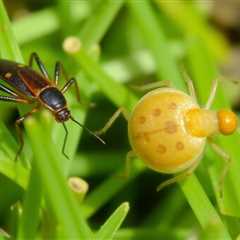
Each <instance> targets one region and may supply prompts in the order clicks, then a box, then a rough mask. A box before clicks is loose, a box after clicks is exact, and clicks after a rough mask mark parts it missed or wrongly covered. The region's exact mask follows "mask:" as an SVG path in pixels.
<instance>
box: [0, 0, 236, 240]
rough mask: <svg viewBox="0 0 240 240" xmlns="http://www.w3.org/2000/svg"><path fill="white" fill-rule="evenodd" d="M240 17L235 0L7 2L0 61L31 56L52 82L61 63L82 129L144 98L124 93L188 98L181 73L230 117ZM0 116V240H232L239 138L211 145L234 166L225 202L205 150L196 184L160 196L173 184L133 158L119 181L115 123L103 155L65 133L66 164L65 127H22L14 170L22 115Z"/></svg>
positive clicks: (35, 123)
mask: <svg viewBox="0 0 240 240" xmlns="http://www.w3.org/2000/svg"><path fill="white" fill-rule="evenodd" d="M239 10H240V4H239V2H238V1H237V0H236V1H234V0H231V1H227V0H215V1H214V0H209V1H204V0H186V1H184V0H169V1H168V0H153V1H151V0H125V1H124V0H54V1H53V0H51V1H49V0H48V1H47V0H41V1H40V0H22V1H17V0H6V1H3V2H2V1H1V6H0V11H1V13H0V55H1V58H7V59H11V60H14V61H20V62H22V61H24V62H25V63H27V62H28V59H29V56H30V54H31V53H32V52H37V53H38V54H39V56H40V58H41V60H42V61H43V62H44V64H45V66H46V68H47V69H48V72H49V73H50V76H53V74H54V66H55V63H56V61H61V62H62V63H63V65H64V67H65V70H66V72H67V74H68V76H70V77H71V76H74V77H76V78H77V81H78V85H79V87H80V92H81V103H80V104H79V103H78V102H77V101H76V99H75V95H74V91H70V92H69V93H68V94H66V97H67V99H68V102H69V108H70V109H71V111H72V114H73V116H74V117H75V118H76V119H78V120H79V121H80V122H82V123H84V124H85V125H86V126H87V127H88V128H90V129H91V130H97V129H99V128H101V127H102V126H103V125H104V123H105V122H106V121H107V120H108V119H109V117H110V116H111V115H112V114H113V112H115V111H116V109H117V108H118V107H125V108H126V109H127V110H128V111H131V109H132V107H133V106H134V105H135V104H136V102H137V99H139V98H140V97H141V96H143V95H144V92H139V91H136V90H134V87H133V86H137V85H144V84H147V83H152V82H154V81H159V80H160V81H161V80H169V81H171V83H172V85H173V86H174V87H176V88H178V89H181V90H186V87H185V82H184V79H183V69H185V71H186V72H187V73H188V74H189V75H190V77H191V78H192V79H193V81H194V84H195V86H196V90H197V94H198V99H199V102H200V104H204V103H205V101H206V99H207V97H208V94H209V90H210V86H211V82H212V80H213V79H215V78H216V77H218V78H220V79H221V81H220V82H221V83H220V87H219V89H218V92H217V97H216V100H215V101H214V106H213V108H214V109H218V108H220V107H232V108H234V109H235V110H236V111H237V110H238V109H239V106H240V104H239V103H240V98H239V96H240V95H239V85H238V84H236V83H237V82H238V80H239V77H240V71H239V63H240V51H239V40H240V32H239V29H240V28H239V27H240V20H239V19H240V13H239V12H240V11H239ZM6 14H7V15H8V17H9V20H10V22H9V21H8V17H7V15H6ZM68 36H76V37H78V38H79V40H80V41H81V49H80V51H79V53H77V54H75V55H71V54H70V55H69V54H67V53H66V52H64V50H63V47H62V46H63V42H64V40H65V39H66V38H67V37H68ZM22 57H23V58H22ZM23 59H24V60H23ZM34 69H37V68H36V66H34ZM63 84H64V80H63V79H61V81H60V85H61V86H62V85H63ZM73 90H74V89H73ZM0 109H1V111H0V118H1V123H0V140H1V141H0V239H1V238H3V239H4V238H6V239H7V238H11V239H62V238H64V237H65V238H66V239H190V238H192V239H237V237H238V236H239V234H240V222H239V217H240V189H239V184H238V181H239V171H240V159H239V154H240V150H239V147H238V144H239V143H240V141H239V139H240V138H239V135H238V133H236V134H234V136H230V137H217V138H216V141H217V142H218V143H219V144H220V145H221V146H222V148H223V149H224V150H225V151H226V152H228V153H229V155H230V156H231V158H232V163H231V169H230V171H229V173H228V175H227V177H226V180H225V182H224V195H223V198H221V197H220V196H219V192H218V189H217V187H218V186H217V182H218V178H219V175H220V173H221V170H222V167H223V166H224V163H223V161H222V160H221V159H220V157H219V156H217V155H215V154H214V153H213V152H212V151H211V149H210V148H209V147H207V148H206V154H204V157H203V161H201V164H200V165H199V167H198V169H197V171H196V174H195V175H193V176H191V177H189V178H188V179H187V180H186V181H183V182H182V183H180V184H175V185H172V186H170V187H168V188H166V189H164V190H163V191H161V192H159V193H157V192H156V186H157V185H158V184H159V183H161V182H162V181H163V180H166V179H168V178H169V177H170V176H169V175H162V174H159V173H157V172H154V171H151V170H149V169H146V168H145V166H144V165H143V163H142V162H141V161H140V160H139V159H136V160H135V161H134V163H133V166H132V171H131V173H130V176H129V178H127V179H125V178H122V177H120V175H121V173H122V171H123V170H124V164H125V158H126V154H127V152H128V151H129V150H130V145H129V142H128V136H127V123H126V121H125V120H124V118H123V117H121V118H119V119H118V120H117V121H116V123H115V124H114V125H113V127H112V128H111V130H109V132H107V133H106V134H105V135H104V136H103V139H104V140H105V141H106V145H102V144H101V143H99V142H98V141H97V140H96V139H95V138H93V137H92V136H91V135H89V134H88V133H86V132H84V131H83V132H82V130H81V129H79V128H78V127H77V126H75V125H74V124H73V123H67V126H68V129H69V139H68V142H67V149H66V151H67V153H68V154H69V156H70V159H71V160H67V159H66V158H64V157H63V156H62V154H61V147H62V143H63V138H64V131H63V129H62V127H61V126H60V124H57V123H56V122H55V121H54V119H53V117H52V116H50V115H49V114H46V112H44V111H42V112H41V113H39V114H36V115H34V119H30V120H29V121H28V122H27V123H26V124H25V127H24V132H25V133H26V134H25V136H24V137H25V146H24V151H23V154H22V155H21V159H20V160H19V161H18V163H17V164H15V163H14V161H13V160H14V156H15V153H16V149H17V139H16V132H15V129H14V121H15V119H16V118H17V117H18V116H19V113H18V112H19V110H20V112H21V113H24V112H26V111H27V110H29V109H30V107H28V106H27V107H21V106H16V105H14V104H9V103H2V102H1V103H0ZM70 176H78V177H80V178H83V179H84V180H85V181H86V182H87V183H88V184H89V191H88V193H86V196H85V198H84V200H81V201H80V200H79V196H76V195H79V194H77V193H76V192H75V193H74V194H72V193H71V192H70V191H69V187H68V185H67V184H66V183H67V180H68V179H69V177H70ZM80 187H81V186H80ZM81 198H82V196H81ZM129 206H130V209H129ZM123 221H124V222H123ZM122 222H123V223H122Z"/></svg>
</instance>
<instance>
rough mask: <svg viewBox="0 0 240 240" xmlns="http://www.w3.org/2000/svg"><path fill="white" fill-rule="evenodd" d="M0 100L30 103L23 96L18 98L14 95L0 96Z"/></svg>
mask: <svg viewBox="0 0 240 240" xmlns="http://www.w3.org/2000/svg"><path fill="white" fill-rule="evenodd" d="M0 101H5V102H15V103H26V104H28V103H31V102H30V101H28V100H27V99H24V98H20V97H19V98H18V97H15V96H0Z"/></svg>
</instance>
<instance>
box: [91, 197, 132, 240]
mask: <svg viewBox="0 0 240 240" xmlns="http://www.w3.org/2000/svg"><path fill="white" fill-rule="evenodd" d="M128 211H129V204H128V203H127V202H126V203H122V204H121V205H120V206H119V207H118V208H117V209H116V210H115V211H114V212H113V213H112V214H111V216H110V217H109V218H108V219H107V221H106V222H105V223H104V224H103V225H102V226H101V228H100V229H99V231H98V232H97V233H96V235H95V239H97V240H101V239H103V240H104V239H109V240H110V239H113V237H114V235H115V233H116V232H117V230H118V229H119V227H120V226H121V224H122V222H123V221H124V219H125V218H126V216H127V213H128Z"/></svg>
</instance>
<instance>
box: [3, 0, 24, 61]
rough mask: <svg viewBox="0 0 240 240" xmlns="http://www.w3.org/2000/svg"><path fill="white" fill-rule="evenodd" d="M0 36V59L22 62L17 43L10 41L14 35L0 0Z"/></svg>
mask: <svg viewBox="0 0 240 240" xmlns="http://www.w3.org/2000/svg"><path fill="white" fill-rule="evenodd" d="M0 36H1V37H0V52H1V58H7V59H15V60H16V61H19V62H23V58H22V55H21V53H20V50H19V48H18V46H17V43H16V42H12V41H11V39H14V35H13V32H12V30H11V24H10V23H9V21H8V16H7V13H6V11H5V9H4V5H3V2H2V0H1V1H0Z"/></svg>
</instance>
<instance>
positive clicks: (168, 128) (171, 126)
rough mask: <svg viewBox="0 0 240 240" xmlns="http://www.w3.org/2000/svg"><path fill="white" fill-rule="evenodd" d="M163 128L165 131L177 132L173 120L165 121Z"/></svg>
mask: <svg viewBox="0 0 240 240" xmlns="http://www.w3.org/2000/svg"><path fill="white" fill-rule="evenodd" d="M164 130H165V132H166V133H169V134H173V133H175V132H177V125H176V123H175V122H173V121H167V122H166V123H165V129H164Z"/></svg>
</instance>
